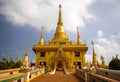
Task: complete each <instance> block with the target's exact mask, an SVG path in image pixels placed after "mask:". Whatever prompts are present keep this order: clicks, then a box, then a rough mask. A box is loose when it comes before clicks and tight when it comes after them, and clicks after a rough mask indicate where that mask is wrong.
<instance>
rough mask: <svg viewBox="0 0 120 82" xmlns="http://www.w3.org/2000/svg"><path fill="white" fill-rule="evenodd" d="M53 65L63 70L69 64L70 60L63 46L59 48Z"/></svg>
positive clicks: (58, 69)
mask: <svg viewBox="0 0 120 82" xmlns="http://www.w3.org/2000/svg"><path fill="white" fill-rule="evenodd" d="M52 65H53V69H54V68H56V70H57V71H63V70H65V69H66V67H67V66H68V60H67V58H66V57H65V55H64V51H63V49H62V48H58V50H57V53H56V56H55V57H54V58H53V60H52Z"/></svg>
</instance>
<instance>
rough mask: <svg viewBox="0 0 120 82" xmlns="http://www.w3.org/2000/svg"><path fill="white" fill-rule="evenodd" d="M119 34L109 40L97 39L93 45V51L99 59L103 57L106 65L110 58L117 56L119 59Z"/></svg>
mask: <svg viewBox="0 0 120 82" xmlns="http://www.w3.org/2000/svg"><path fill="white" fill-rule="evenodd" d="M118 41H119V42H120V33H118V34H117V35H112V36H111V37H109V38H105V37H99V38H98V39H97V42H96V44H95V50H96V53H97V55H98V57H99V58H100V56H101V55H103V56H104V57H105V60H106V63H107V64H108V63H109V62H110V61H111V59H112V57H113V56H114V57H115V56H116V54H118V56H119V58H120V43H119V42H118Z"/></svg>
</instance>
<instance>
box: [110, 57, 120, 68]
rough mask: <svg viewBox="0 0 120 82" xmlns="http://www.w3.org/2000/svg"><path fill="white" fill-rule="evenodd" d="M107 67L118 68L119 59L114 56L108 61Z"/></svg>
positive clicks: (119, 64) (119, 65)
mask: <svg viewBox="0 0 120 82" xmlns="http://www.w3.org/2000/svg"><path fill="white" fill-rule="evenodd" d="M109 69H113V70H120V59H118V58H115V59H113V60H111V61H110V63H109Z"/></svg>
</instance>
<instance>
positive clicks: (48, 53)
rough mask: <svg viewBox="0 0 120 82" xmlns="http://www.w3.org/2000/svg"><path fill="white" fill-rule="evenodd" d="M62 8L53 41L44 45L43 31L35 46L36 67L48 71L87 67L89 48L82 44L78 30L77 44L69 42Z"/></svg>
mask: <svg viewBox="0 0 120 82" xmlns="http://www.w3.org/2000/svg"><path fill="white" fill-rule="evenodd" d="M61 8H62V7H61V4H60V5H59V17H58V23H57V28H56V32H55V34H54V37H53V39H52V40H51V41H49V42H48V43H47V44H44V37H43V30H42V32H41V37H40V41H39V43H38V44H35V45H34V46H33V51H34V52H35V66H36V67H40V66H43V65H44V66H45V67H46V68H48V71H52V70H54V69H55V70H70V71H72V70H73V68H76V67H78V68H82V67H85V66H86V65H85V55H86V51H87V49H88V47H87V45H86V44H83V43H82V42H81V39H80V35H79V31H78V29H77V39H76V43H75V44H73V42H72V41H71V40H69V38H68V36H67V34H66V33H65V31H64V26H63V22H62V11H61Z"/></svg>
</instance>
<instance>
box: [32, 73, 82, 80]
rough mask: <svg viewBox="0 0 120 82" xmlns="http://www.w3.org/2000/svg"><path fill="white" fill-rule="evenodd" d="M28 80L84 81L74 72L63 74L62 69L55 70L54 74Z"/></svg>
mask: <svg viewBox="0 0 120 82" xmlns="http://www.w3.org/2000/svg"><path fill="white" fill-rule="evenodd" d="M30 82H84V81H83V80H82V79H80V78H79V77H78V76H76V75H75V74H68V75H66V74H64V73H63V71H56V72H55V74H54V75H48V74H45V75H41V76H39V77H37V78H35V79H33V80H32V81H30Z"/></svg>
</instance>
